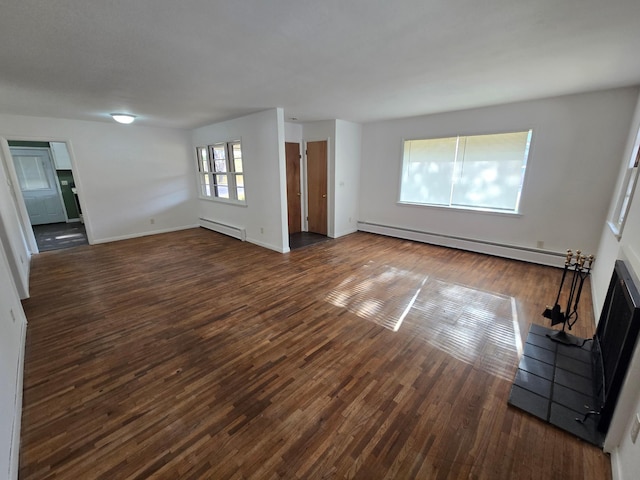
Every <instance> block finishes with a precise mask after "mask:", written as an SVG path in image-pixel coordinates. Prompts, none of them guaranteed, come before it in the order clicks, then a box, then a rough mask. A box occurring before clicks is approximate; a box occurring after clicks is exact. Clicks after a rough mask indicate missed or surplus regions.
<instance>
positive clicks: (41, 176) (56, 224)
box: [8, 141, 89, 252]
mask: <svg viewBox="0 0 640 480" xmlns="http://www.w3.org/2000/svg"><path fill="white" fill-rule="evenodd" d="M8 144H9V150H10V152H11V158H12V162H11V163H12V164H13V167H14V169H15V173H16V177H17V181H18V184H19V187H20V193H21V195H22V200H23V202H24V205H25V208H26V212H27V215H28V217H29V218H28V219H29V224H30V225H31V228H32V230H33V235H34V239H35V242H36V245H37V247H38V251H41V252H42V251H48V250H58V249H62V248H70V247H73V246H76V245H84V244H88V243H89V242H88V238H87V233H86V229H85V226H84V223H83V219H82V213H81V209H80V204H79V202H78V197H77V193H76V188H75V181H74V178H73V172H72V168H71V159H70V158H69V154H68V150H67V146H66V143H64V142H31V141H9V142H8ZM25 220H26V219H25Z"/></svg>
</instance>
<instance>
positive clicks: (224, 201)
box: [198, 195, 247, 207]
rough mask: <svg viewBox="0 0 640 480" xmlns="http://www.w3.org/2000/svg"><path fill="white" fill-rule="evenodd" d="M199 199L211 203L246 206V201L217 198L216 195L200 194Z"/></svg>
mask: <svg viewBox="0 0 640 480" xmlns="http://www.w3.org/2000/svg"><path fill="white" fill-rule="evenodd" d="M198 199H199V200H205V201H207V202H213V203H222V204H224V205H234V206H236V207H246V206H247V202H240V201H238V200H228V199H226V198H218V197H203V196H202V195H201V196H199V197H198Z"/></svg>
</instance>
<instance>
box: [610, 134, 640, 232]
mask: <svg viewBox="0 0 640 480" xmlns="http://www.w3.org/2000/svg"><path fill="white" fill-rule="evenodd" d="M639 165H640V128H638V133H637V134H636V140H635V142H634V145H633V148H632V149H631V155H630V156H629V161H628V163H627V165H626V168H625V170H624V173H623V175H622V181H621V183H620V187H619V189H618V192H617V194H616V203H615V207H614V208H613V210H612V211H611V214H610V216H609V218H608V219H607V225H609V228H610V229H611V231H612V232H613V234H614V235H615V236H616V238H617V239H618V240H620V239H621V238H622V232H623V230H624V226H625V224H626V223H627V217H628V215H629V209H630V208H631V203H633V196H634V194H635V191H636V187H637V185H638V176H640V171H639ZM627 192H628V193H629V195H628V201H627V202H626V203H625V200H627Z"/></svg>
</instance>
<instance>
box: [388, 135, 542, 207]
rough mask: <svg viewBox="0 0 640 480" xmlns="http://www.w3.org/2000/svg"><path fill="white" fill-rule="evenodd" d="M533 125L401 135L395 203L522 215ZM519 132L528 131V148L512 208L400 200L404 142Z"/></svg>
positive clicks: (531, 146) (531, 149)
mask: <svg viewBox="0 0 640 480" xmlns="http://www.w3.org/2000/svg"><path fill="white" fill-rule="evenodd" d="M533 130H534V129H533V127H524V128H522V129H516V130H508V131H499V132H496V131H494V132H486V133H454V134H445V135H439V136H435V137H410V138H405V137H403V138H402V139H401V142H400V162H399V168H398V170H399V171H398V176H397V178H398V183H397V185H398V190H397V197H396V204H397V205H401V206H409V207H421V208H437V209H446V210H447V211H461V212H474V213H484V214H494V215H507V216H511V217H522V216H523V213H522V197H523V194H524V191H525V188H526V184H527V175H526V172H527V167H529V163H530V160H531V152H532V151H533V143H534V141H533ZM521 132H529V149H528V151H527V157H526V163H525V173H524V175H523V176H522V180H521V182H522V183H521V186H520V191H519V193H518V200H517V203H516V208H515V209H514V210H501V209H493V208H485V207H473V206H463V205H451V204H449V205H440V204H436V203H419V202H408V201H403V200H402V176H403V173H404V167H405V164H404V147H405V142H411V141H417V140H438V139H443V138H455V137H476V136H478V137H480V136H486V135H502V134H511V133H521Z"/></svg>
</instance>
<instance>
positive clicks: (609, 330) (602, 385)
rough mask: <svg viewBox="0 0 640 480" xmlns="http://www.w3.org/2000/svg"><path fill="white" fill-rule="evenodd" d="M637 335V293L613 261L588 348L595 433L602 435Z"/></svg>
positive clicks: (621, 265) (618, 263)
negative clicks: (596, 411)
mask: <svg viewBox="0 0 640 480" xmlns="http://www.w3.org/2000/svg"><path fill="white" fill-rule="evenodd" d="M639 332H640V294H639V293H638V288H637V286H636V284H635V283H634V281H633V278H632V277H631V274H630V272H629V270H628V269H627V266H626V265H625V263H624V262H623V261H622V260H618V261H616V265H615V269H614V271H613V275H612V276H611V282H610V283H609V289H608V291H607V296H606V298H605V301H604V306H603V309H602V314H601V315H600V321H599V322H598V327H597V329H596V334H595V336H594V344H593V348H592V354H593V367H594V377H593V378H594V394H595V395H596V396H597V398H598V400H599V402H600V405H601V408H600V416H599V420H598V430H600V431H601V432H602V433H606V432H607V430H608V429H609V424H610V423H611V418H612V417H613V412H614V410H615V407H616V403H617V401H618V396H619V395H620V390H621V389H622V385H623V383H624V379H625V376H626V373H627V369H628V367H629V363H630V362H631V358H632V357H633V353H634V350H635V346H636V343H637V340H638V333H639Z"/></svg>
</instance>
